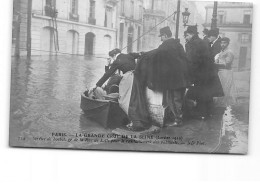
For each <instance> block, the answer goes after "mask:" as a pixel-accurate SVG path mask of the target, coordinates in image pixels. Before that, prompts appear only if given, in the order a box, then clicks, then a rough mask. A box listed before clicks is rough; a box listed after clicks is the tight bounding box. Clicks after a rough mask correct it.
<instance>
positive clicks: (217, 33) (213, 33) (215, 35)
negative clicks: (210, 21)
mask: <svg viewBox="0 0 260 184" xmlns="http://www.w3.org/2000/svg"><path fill="white" fill-rule="evenodd" d="M218 35H219V28H215V29H211V30H209V33H208V36H209V37H210V36H214V37H218Z"/></svg>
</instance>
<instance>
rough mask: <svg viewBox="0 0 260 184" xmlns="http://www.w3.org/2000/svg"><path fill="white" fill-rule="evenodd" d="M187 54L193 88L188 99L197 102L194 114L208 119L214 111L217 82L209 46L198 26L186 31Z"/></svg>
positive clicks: (190, 27)
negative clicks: (213, 104) (214, 88)
mask: <svg viewBox="0 0 260 184" xmlns="http://www.w3.org/2000/svg"><path fill="white" fill-rule="evenodd" d="M185 38H186V40H188V42H187V43H186V45H185V47H186V53H187V56H188V61H189V63H188V67H189V74H190V78H191V82H192V84H193V87H191V88H190V89H189V91H188V94H187V97H188V98H193V99H194V100H196V101H197V107H196V111H195V112H194V113H193V114H194V115H195V116H197V117H199V118H202V119H203V118H205V117H208V116H209V115H210V113H211V110H212V103H213V96H214V91H213V90H212V86H214V85H213V84H212V83H213V81H214V80H215V75H214V64H213V63H212V62H211V55H210V51H209V47H208V46H207V44H206V43H205V42H204V41H203V40H202V39H200V38H199V37H198V32H197V26H189V27H188V28H187V31H185Z"/></svg>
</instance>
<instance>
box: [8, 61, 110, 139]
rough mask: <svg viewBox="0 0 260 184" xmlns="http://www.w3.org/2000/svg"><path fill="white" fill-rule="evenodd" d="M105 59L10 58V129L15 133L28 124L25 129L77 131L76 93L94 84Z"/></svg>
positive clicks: (77, 109)
mask: <svg viewBox="0 0 260 184" xmlns="http://www.w3.org/2000/svg"><path fill="white" fill-rule="evenodd" d="M105 63H106V62H105V60H104V59H93V58H92V59H89V58H84V57H68V56H58V57H55V56H52V57H32V59H31V60H27V59H26V58H21V59H16V58H13V59H12V77H11V78H12V79H11V108H10V110H11V112H10V114H11V117H10V122H11V126H10V127H11V132H10V133H13V134H19V133H21V131H22V130H24V129H27V128H28V127H30V128H29V132H31V131H34V130H36V129H37V131H41V132H42V133H43V132H45V133H49V132H51V131H55V130H59V131H62V130H64V131H67V130H73V131H80V126H79V124H80V115H81V110H80V108H79V106H80V94H81V92H82V91H83V90H84V89H85V88H86V87H93V86H94V85H95V82H96V81H97V80H98V78H99V77H100V76H102V74H103V72H104V65H105ZM13 126H15V127H14V128H12V127H13ZM17 136H18V135H16V137H17ZM10 137H12V136H10Z"/></svg>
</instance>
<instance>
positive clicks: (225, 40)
mask: <svg viewBox="0 0 260 184" xmlns="http://www.w3.org/2000/svg"><path fill="white" fill-rule="evenodd" d="M220 41H223V42H228V43H229V42H230V39H229V38H228V37H223V38H221V40H220Z"/></svg>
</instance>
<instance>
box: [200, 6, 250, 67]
mask: <svg viewBox="0 0 260 184" xmlns="http://www.w3.org/2000/svg"><path fill="white" fill-rule="evenodd" d="M205 8H206V21H205V24H204V26H205V27H206V28H208V29H209V28H210V24H211V19H212V13H213V6H206V7H205ZM252 17H253V5H252V4H251V3H241V2H236V3H232V2H228V3H219V4H218V10H217V19H218V22H217V27H218V28H219V29H220V36H221V37H223V36H225V37H228V38H230V46H229V47H230V49H231V50H232V51H233V53H234V55H235V60H234V63H233V69H234V70H249V69H250V65H251V40H252V39H251V38H252Z"/></svg>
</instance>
